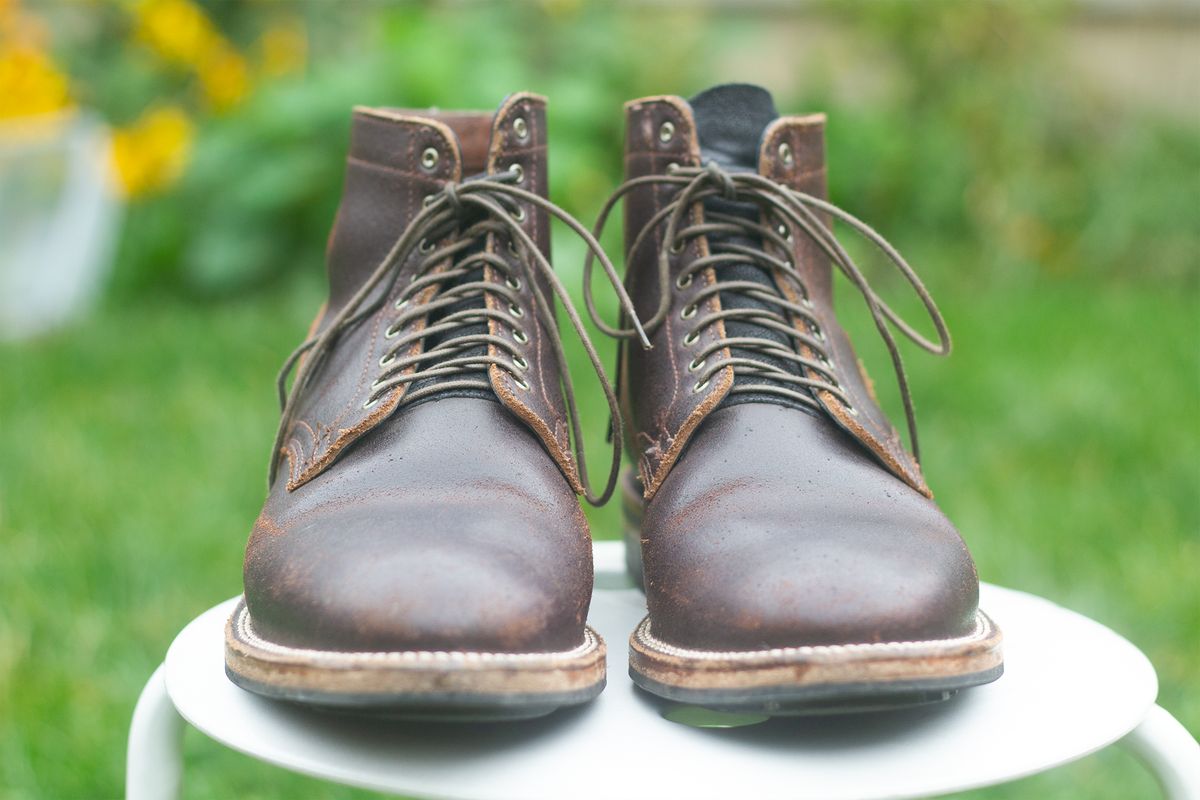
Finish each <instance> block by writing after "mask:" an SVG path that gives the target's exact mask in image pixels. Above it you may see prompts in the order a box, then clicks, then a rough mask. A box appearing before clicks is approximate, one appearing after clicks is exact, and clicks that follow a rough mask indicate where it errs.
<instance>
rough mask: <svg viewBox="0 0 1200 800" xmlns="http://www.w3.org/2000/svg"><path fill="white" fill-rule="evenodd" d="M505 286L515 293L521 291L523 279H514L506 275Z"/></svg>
mask: <svg viewBox="0 0 1200 800" xmlns="http://www.w3.org/2000/svg"><path fill="white" fill-rule="evenodd" d="M504 285H505V286H507V287H508V288H510V289H512V290H513V291H514V292H519V291H521V279H520V278H513V277H510V276H507V275H506V276H505V277H504Z"/></svg>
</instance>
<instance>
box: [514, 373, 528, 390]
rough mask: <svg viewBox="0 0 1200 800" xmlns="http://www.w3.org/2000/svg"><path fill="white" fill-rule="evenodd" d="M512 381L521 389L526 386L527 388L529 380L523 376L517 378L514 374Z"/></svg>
mask: <svg viewBox="0 0 1200 800" xmlns="http://www.w3.org/2000/svg"><path fill="white" fill-rule="evenodd" d="M513 383H515V384H516V385H517V386H519V387H521V388H522V389H528V388H529V382H528V381H526V380H524V379H523V378H517V377H515V376H514V377H513Z"/></svg>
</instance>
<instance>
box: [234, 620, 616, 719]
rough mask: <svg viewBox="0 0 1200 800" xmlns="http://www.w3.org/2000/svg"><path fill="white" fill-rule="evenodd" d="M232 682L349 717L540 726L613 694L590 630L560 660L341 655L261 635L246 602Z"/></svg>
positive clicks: (547, 656) (599, 644) (237, 627)
mask: <svg viewBox="0 0 1200 800" xmlns="http://www.w3.org/2000/svg"><path fill="white" fill-rule="evenodd" d="M225 673H226V674H227V675H228V676H229V679H230V680H231V681H233V682H234V683H235V684H237V685H238V686H240V687H242V688H243V689H246V690H248V691H251V692H254V693H255V694H259V695H263V696H265V697H270V698H273V699H277V700H286V701H290V702H294V703H301V704H303V705H307V706H315V707H319V708H323V709H327V710H332V711H339V712H343V713H354V714H365V715H372V716H385V717H399V718H406V719H429V720H461V721H490V720H516V719H531V718H533V717H540V716H543V715H545V714H549V713H551V712H552V711H555V710H556V709H559V708H562V707H564V706H572V705H578V704H580V703H586V702H587V701H589V700H591V699H593V698H594V697H596V695H598V694H600V692H601V691H602V690H603V689H604V683H605V646H604V641H603V640H602V639H601V638H600V636H599V635H598V634H597V633H596V632H595V631H594V630H592V629H591V628H590V627H585V629H584V640H583V642H582V643H581V644H580V645H579V646H578V647H576V648H574V649H572V650H568V651H563V652H552V653H483V652H472V651H458V652H448V651H425V650H409V651H393V652H341V651H334V650H312V649H305V648H297V647H289V646H286V645H282V644H277V643H274V642H270V641H267V640H266V639H263V638H262V637H260V636H259V635H258V634H257V633H255V631H254V628H253V626H252V625H251V621H250V612H249V610H248V609H247V608H246V601H245V600H244V599H243V600H242V601H240V602H239V603H238V605H237V607H236V608H235V609H234V611H233V614H231V615H230V617H229V620H228V621H227V622H226V623H225Z"/></svg>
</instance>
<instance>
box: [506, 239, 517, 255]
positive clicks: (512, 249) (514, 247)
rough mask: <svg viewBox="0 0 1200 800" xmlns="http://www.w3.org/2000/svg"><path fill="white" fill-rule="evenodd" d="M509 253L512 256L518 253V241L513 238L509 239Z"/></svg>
mask: <svg viewBox="0 0 1200 800" xmlns="http://www.w3.org/2000/svg"><path fill="white" fill-rule="evenodd" d="M508 254H509V255H511V256H516V255H518V251H517V243H516V242H514V241H513V240H512V239H509V240H508Z"/></svg>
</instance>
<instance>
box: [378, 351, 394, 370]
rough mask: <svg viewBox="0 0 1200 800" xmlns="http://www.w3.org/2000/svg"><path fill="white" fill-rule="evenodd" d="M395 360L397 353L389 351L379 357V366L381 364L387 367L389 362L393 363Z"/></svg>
mask: <svg viewBox="0 0 1200 800" xmlns="http://www.w3.org/2000/svg"><path fill="white" fill-rule="evenodd" d="M395 360H396V354H395V353H387V354H385V355H383V356H380V358H379V366H381V367H386V366H387V365H388V364H391V363H392V362H393V361H395Z"/></svg>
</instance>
